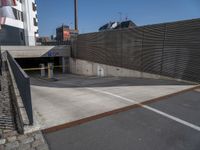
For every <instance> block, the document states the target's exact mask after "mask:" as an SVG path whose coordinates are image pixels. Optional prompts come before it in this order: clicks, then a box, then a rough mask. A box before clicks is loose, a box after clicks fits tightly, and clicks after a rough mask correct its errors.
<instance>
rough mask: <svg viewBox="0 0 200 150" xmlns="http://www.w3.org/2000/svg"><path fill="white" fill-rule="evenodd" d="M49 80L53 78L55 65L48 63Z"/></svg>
mask: <svg viewBox="0 0 200 150" xmlns="http://www.w3.org/2000/svg"><path fill="white" fill-rule="evenodd" d="M48 78H49V79H52V78H53V63H48Z"/></svg>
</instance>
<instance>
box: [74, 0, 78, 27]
mask: <svg viewBox="0 0 200 150" xmlns="http://www.w3.org/2000/svg"><path fill="white" fill-rule="evenodd" d="M74 28H75V30H76V31H78V0H74Z"/></svg>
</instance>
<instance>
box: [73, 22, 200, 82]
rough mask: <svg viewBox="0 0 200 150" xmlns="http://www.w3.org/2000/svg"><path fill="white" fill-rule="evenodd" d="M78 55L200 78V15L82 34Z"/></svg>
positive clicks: (78, 43)
mask: <svg viewBox="0 0 200 150" xmlns="http://www.w3.org/2000/svg"><path fill="white" fill-rule="evenodd" d="M75 56H76V57H77V58H79V59H84V60H89V61H94V62H97V63H102V64H107V65H112V66H118V67H124V68H128V69H134V70H139V71H143V72H148V73H153V74H159V75H164V76H169V77H173V78H179V79H184V80H190V81H195V82H200V19H193V20H187V21H179V22H173V23H166V24H165V23H163V24H156V25H148V26H142V27H136V28H134V29H123V30H113V31H106V32H97V33H89V34H82V35H79V36H78V39H77V45H76V55H75Z"/></svg>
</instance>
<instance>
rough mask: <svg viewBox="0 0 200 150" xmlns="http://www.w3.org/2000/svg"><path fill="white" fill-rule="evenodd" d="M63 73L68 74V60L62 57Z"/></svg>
mask: <svg viewBox="0 0 200 150" xmlns="http://www.w3.org/2000/svg"><path fill="white" fill-rule="evenodd" d="M62 72H63V73H66V58H65V57H62Z"/></svg>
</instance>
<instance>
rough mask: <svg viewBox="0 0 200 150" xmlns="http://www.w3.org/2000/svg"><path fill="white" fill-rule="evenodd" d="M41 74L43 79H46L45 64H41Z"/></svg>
mask: <svg viewBox="0 0 200 150" xmlns="http://www.w3.org/2000/svg"><path fill="white" fill-rule="evenodd" d="M40 73H41V77H45V65H44V64H40Z"/></svg>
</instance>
